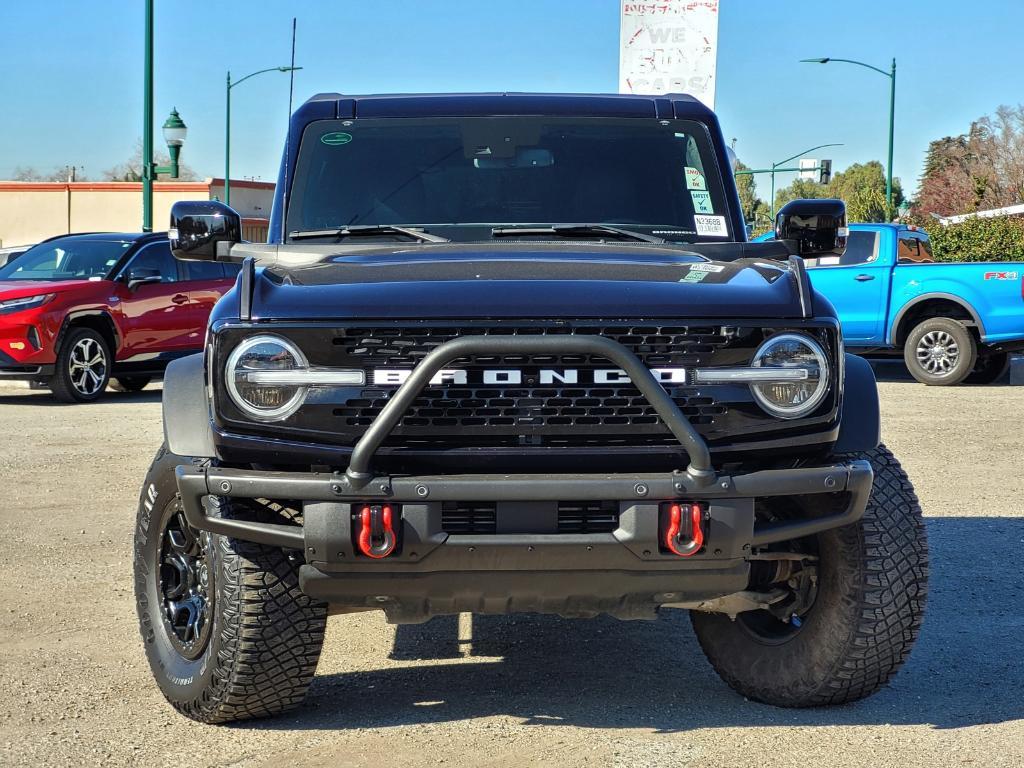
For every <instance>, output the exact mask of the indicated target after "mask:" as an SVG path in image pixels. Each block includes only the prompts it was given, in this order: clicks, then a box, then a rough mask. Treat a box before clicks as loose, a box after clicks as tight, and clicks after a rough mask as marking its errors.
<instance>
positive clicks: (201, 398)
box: [163, 352, 217, 459]
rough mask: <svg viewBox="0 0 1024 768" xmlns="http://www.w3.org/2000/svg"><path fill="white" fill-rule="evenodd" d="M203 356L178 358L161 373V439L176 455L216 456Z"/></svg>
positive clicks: (193, 456)
mask: <svg viewBox="0 0 1024 768" xmlns="http://www.w3.org/2000/svg"><path fill="white" fill-rule="evenodd" d="M203 366H204V355H203V353H202V352H198V353H196V354H194V355H188V356H186V357H179V358H178V359H177V360H173V361H172V362H171V363H170V364H169V365H168V366H167V370H166V371H165V372H164V395H163V417H164V440H165V441H166V443H167V448H168V450H170V451H171V453H174V454H177V455H178V456H188V457H190V458H204V459H212V458H216V457H217V449H216V446H215V443H214V441H213V427H212V425H211V423H210V405H209V400H208V399H207V397H206V377H205V375H204V368H203Z"/></svg>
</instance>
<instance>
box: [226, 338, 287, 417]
mask: <svg viewBox="0 0 1024 768" xmlns="http://www.w3.org/2000/svg"><path fill="white" fill-rule="evenodd" d="M306 367H307V366H306V358H305V357H303V356H302V353H301V352H300V351H299V350H298V349H297V348H296V347H295V346H294V345H293V344H292V343H291V342H289V341H285V340H284V339H282V338H281V337H279V336H253V337H251V338H248V339H246V340H245V341H243V342H242V343H241V344H239V345H238V346H237V347H235V349H234V350H233V351H232V352H231V354H230V355H229V356H228V362H227V365H225V366H224V381H225V382H226V384H227V388H228V394H230V395H231V399H232V400H233V401H234V403H235V405H237V406H238V407H239V408H241V409H242V411H243V412H244V413H245V414H246V415H248V416H251V417H252V418H254V419H258V420H260V421H280V420H281V419H286V418H288V417H289V416H290V415H292V414H293V413H294V412H295V411H296V410H297V409H298V408H299V406H300V405H302V402H303V400H305V399H306V387H303V386H296V385H294V384H290V385H289V384H279V383H273V382H272V381H271V382H262V381H260V379H261V378H265V377H261V376H260V374H261V373H263V372H267V371H293V370H296V369H304V368H306Z"/></svg>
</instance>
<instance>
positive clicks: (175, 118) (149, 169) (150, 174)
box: [142, 0, 188, 232]
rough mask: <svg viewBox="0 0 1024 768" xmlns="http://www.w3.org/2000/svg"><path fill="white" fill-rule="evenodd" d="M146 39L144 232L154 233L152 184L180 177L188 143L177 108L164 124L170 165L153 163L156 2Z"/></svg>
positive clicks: (150, 11)
mask: <svg viewBox="0 0 1024 768" xmlns="http://www.w3.org/2000/svg"><path fill="white" fill-rule="evenodd" d="M145 23H146V35H145V37H146V40H145V58H144V62H143V74H142V82H143V106H142V231H143V232H152V231H153V182H154V181H155V180H156V178H157V177H158V176H159V175H160V174H161V173H163V174H166V175H168V176H170V177H171V178H172V179H176V178H178V160H179V158H180V157H181V146H182V145H183V144H184V143H185V136H186V135H187V134H188V127H187V126H186V125H185V123H184V121H183V120H182V119H181V115H179V114H178V110H177V108H175V109H172V110H171V114H170V115H168V116H167V119H166V120H165V121H164V124H163V134H164V141H165V142H166V143H167V151H168V153H169V154H170V156H171V164H170V165H167V166H158V165H157V164H156V163H154V162H153V0H146V22H145Z"/></svg>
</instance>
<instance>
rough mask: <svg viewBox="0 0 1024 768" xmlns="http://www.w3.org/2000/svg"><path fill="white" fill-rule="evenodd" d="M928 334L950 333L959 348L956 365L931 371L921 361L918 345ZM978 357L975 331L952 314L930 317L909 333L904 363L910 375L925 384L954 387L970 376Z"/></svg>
mask: <svg viewBox="0 0 1024 768" xmlns="http://www.w3.org/2000/svg"><path fill="white" fill-rule="evenodd" d="M928 334H939V335H941V334H947V335H948V336H949V337H951V338H952V339H953V341H955V343H956V347H957V350H958V352H957V361H956V364H955V365H954V366H953V367H952V368H951V369H950V370H949V371H948V372H945V373H942V374H936V373H933V372H931V371H929V370H927V369H926V368H925V367H924V366H922V364H921V363H920V362H919V360H918V357H917V347H918V344H919V343H920V342H921V339H922V338H924V337H925V336H926V335H928ZM977 359H978V344H977V342H976V341H975V340H974V336H973V334H972V333H971V332H970V331H969V330H967V327H966V326H965V325H964V324H963V323H961V322H960V321H959V320H954V319H952V318H950V317H927V318H925V319H924V320H922V321H921V322H920V323H918V324H917V325H915V326H914V328H913V329H912V330H911V331H910V333H909V334H908V335H907V340H906V342H905V343H904V345H903V362H904V363H906V365H907V370H908V371H910V375H911V376H913V377H914V378H915V379H917V380H918V381H919V382H921V383H922V384H928V385H929V386H933V387H951V386H954V385H956V384H960V383H961V382H963V380H964V379H966V378H967V377H968V376H969V375H970V373H971V371H972V370H974V364H975V362H977Z"/></svg>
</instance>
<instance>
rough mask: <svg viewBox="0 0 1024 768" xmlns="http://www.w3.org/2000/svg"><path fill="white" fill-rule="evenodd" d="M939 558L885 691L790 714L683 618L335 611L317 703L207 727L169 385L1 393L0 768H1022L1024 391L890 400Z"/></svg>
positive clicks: (905, 394) (895, 432)
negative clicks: (167, 430) (188, 621)
mask: <svg viewBox="0 0 1024 768" xmlns="http://www.w3.org/2000/svg"><path fill="white" fill-rule="evenodd" d="M882 396H883V409H884V418H885V422H884V433H885V434H884V437H885V441H886V442H887V443H888V444H889V446H890V447H891V448H892V449H893V450H894V451H895V453H896V454H897V456H899V457H900V459H901V460H902V461H903V463H904V465H905V467H906V468H907V471H908V472H909V474H910V476H911V478H912V479H913V480H914V482H915V484H916V486H917V490H918V493H919V495H920V497H921V502H922V505H923V507H924V511H925V514H926V516H927V518H928V533H929V536H930V540H931V546H932V558H933V560H932V562H933V566H932V592H931V598H930V603H929V606H928V616H927V621H926V623H925V629H924V632H923V634H922V636H921V640H920V642H919V644H918V646H917V648H916V650H915V652H914V654H913V656H912V657H911V659H910V662H909V663H908V664H907V666H906V667H905V668H904V670H903V671H902V672H901V673H900V674H899V676H898V677H897V678H896V680H895V682H894V684H893V685H892V686H891V687H890V688H889V689H888V690H886V691H884V692H882V693H881V694H879V695H877V696H875V697H874V698H872V699H869V700H868V701H866V702H862V703H860V704H857V705H853V706H848V707H841V708H836V709H830V710H804V711H787V710H781V709H773V708H770V707H765V706H762V705H759V704H755V703H752V702H747V701H744V700H743V699H742V698H740V697H738V696H736V695H735V694H733V693H732V692H731V691H730V690H728V689H727V688H726V687H725V686H724V685H723V684H722V683H721V682H719V681H718V679H717V678H716V677H715V675H714V673H713V672H712V671H711V670H710V668H709V667H708V665H707V664H706V663H705V661H704V659H703V657H702V655H701V653H700V651H699V649H698V648H697V644H696V641H695V640H694V638H693V634H692V632H691V631H690V629H689V622H688V621H686V619H685V616H684V615H682V614H676V615H674V616H673V617H672V618H670V619H663V620H661V621H659V622H654V623H636V622H634V623H621V622H615V621H613V620H594V621H578V622H568V621H562V620H554V619H546V618H538V617H514V618H494V619H488V620H483V621H475V622H469V621H467V620H465V619H463V620H450V621H445V620H439V621H435V622H433V623H431V624H429V625H425V626H421V627H411V628H409V627H403V628H399V629H398V630H397V631H396V629H395V628H394V627H391V626H388V625H387V624H385V623H384V622H383V620H382V619H381V618H380V617H379V616H376V615H369V614H367V615H362V616H349V617H335V618H332V619H331V621H330V625H329V628H328V639H327V644H326V646H325V650H324V655H323V658H322V660H321V663H320V668H319V674H318V676H317V679H316V681H315V682H314V684H313V687H312V689H311V692H310V696H309V699H308V701H307V704H306V706H305V708H304V709H302V710H301V711H299V712H297V713H294V714H292V715H291V716H287V717H284V718H279V719H276V720H271V721H267V722H263V723H258V724H249V725H242V726H234V727H210V726H202V725H198V724H196V723H192V722H190V721H188V720H185V719H184V718H182V717H180V716H179V715H177V714H175V713H174V712H173V711H172V710H171V709H170V707H168V706H167V705H166V704H165V703H164V701H163V699H162V698H161V697H160V695H159V693H158V692H157V690H156V687H155V686H154V685H153V684H152V682H151V679H150V676H149V669H148V667H147V665H146V661H145V658H144V656H143V653H142V648H141V644H140V641H139V637H138V632H137V629H136V623H135V610H134V605H133V602H132V584H131V534H132V526H133V521H134V516H135V502H136V497H137V493H138V488H139V485H140V483H141V480H142V477H143V475H144V473H145V470H146V467H147V466H148V464H149V461H150V459H151V457H152V455H153V453H154V452H155V450H156V447H157V445H158V443H159V441H160V439H161V437H160V421H159V419H160V415H159V410H160V409H159V397H160V394H159V389H158V388H156V389H154V390H153V391H149V390H147V391H146V392H143V393H141V394H137V395H122V394H114V393H111V394H110V396H108V398H107V399H105V400H104V401H103V402H102V403H99V404H96V405H91V406H75V407H67V406H59V405H55V404H54V403H53V402H52V401H50V400H49V398H48V396H47V395H46V394H45V393H37V392H30V391H29V390H27V389H19V388H15V387H13V386H9V387H0V765H4V766H14V765H75V766H82V765H94V764H107V765H140V766H161V765H167V766H182V765H188V766H204V765H237V766H289V767H291V766H298V765H303V766H306V765H309V766H364V765H365V766H382V765H391V764H395V765H404V766H420V765H438V764H445V765H455V766H508V767H509V768H511V767H512V766H524V765H543V766H564V765H570V766H576V765H588V766H606V765H610V766H629V768H643V767H644V766H655V765H658V766H661V765H666V766H668V765H671V766H689V765H693V766H746V765H749V766H764V765H770V766H796V765H800V766H807V765H812V766H814V765H822V766H854V765H872V766H918V765H920V766H938V765H957V766H959V765H971V766H979V767H980V766H986V767H987V766H1022V765H1024V662H1022V655H1024V578H1022V569H1021V551H1022V550H1024V449H1022V436H1021V434H1022V424H1024V388H1020V387H1012V388H1011V387H1006V386H994V387H987V388H966V387H962V388H956V389H932V388H927V387H924V386H921V385H918V384H915V383H912V382H909V381H904V380H900V379H899V378H898V377H889V378H888V380H886V381H884V382H883V384H882Z"/></svg>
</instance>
